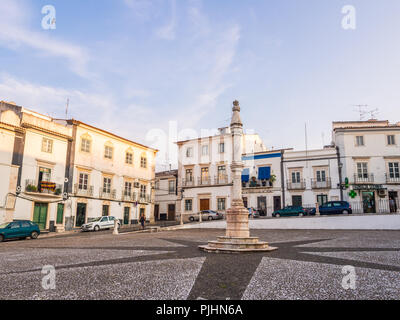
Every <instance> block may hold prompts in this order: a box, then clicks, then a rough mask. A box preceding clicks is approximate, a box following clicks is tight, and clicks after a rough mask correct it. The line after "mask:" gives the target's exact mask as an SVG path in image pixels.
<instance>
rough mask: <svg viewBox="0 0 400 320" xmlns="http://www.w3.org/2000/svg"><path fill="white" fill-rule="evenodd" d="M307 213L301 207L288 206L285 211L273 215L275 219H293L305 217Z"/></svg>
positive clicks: (278, 211) (277, 211)
mask: <svg viewBox="0 0 400 320" xmlns="http://www.w3.org/2000/svg"><path fill="white" fill-rule="evenodd" d="M305 215H307V212H306V211H305V210H304V208H303V207H300V206H287V207H285V208H283V209H280V210H276V211H274V212H273V213H272V216H273V217H277V218H279V217H292V216H300V217H302V216H305Z"/></svg>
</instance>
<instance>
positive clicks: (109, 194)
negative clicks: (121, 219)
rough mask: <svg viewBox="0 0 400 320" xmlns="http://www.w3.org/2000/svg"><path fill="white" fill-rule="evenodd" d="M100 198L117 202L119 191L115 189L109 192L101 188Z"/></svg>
mask: <svg viewBox="0 0 400 320" xmlns="http://www.w3.org/2000/svg"><path fill="white" fill-rule="evenodd" d="M99 198H101V199H110V200H115V199H116V198H117V190H115V189H109V190H107V189H103V188H100V190H99Z"/></svg>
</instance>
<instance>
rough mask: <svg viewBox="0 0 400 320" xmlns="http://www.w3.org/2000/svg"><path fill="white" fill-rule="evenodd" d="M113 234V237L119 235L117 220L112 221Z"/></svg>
mask: <svg viewBox="0 0 400 320" xmlns="http://www.w3.org/2000/svg"><path fill="white" fill-rule="evenodd" d="M113 234H115V235H118V234H119V232H118V220H117V219H114V231H113Z"/></svg>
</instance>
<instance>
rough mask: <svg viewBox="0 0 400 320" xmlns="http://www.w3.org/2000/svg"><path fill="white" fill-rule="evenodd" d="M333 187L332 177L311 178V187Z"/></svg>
mask: <svg viewBox="0 0 400 320" xmlns="http://www.w3.org/2000/svg"><path fill="white" fill-rule="evenodd" d="M331 187H332V181H331V178H326V179H325V180H324V181H321V180H318V179H311V188H313V189H330V188H331Z"/></svg>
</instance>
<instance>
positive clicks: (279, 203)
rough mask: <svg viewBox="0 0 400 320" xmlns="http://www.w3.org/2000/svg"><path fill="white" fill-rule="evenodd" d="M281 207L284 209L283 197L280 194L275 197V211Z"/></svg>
mask: <svg viewBox="0 0 400 320" xmlns="http://www.w3.org/2000/svg"><path fill="white" fill-rule="evenodd" d="M281 209H282V205H281V197H280V196H277V197H274V211H277V210H281Z"/></svg>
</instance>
